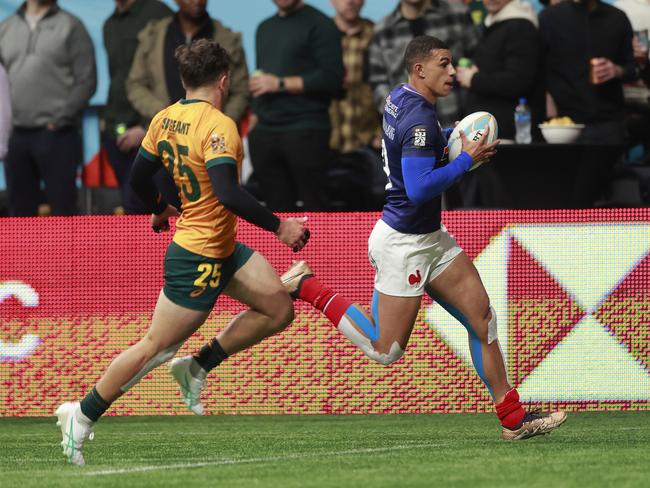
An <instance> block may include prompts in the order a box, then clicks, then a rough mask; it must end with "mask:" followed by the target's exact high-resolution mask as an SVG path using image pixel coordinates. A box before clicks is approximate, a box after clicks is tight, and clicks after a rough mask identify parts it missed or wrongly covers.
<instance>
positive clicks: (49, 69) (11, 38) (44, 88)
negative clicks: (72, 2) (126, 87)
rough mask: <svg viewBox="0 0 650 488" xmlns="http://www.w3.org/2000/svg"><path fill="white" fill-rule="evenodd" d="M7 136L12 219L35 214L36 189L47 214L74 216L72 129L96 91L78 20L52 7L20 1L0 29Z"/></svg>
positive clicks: (43, 0)
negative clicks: (9, 120)
mask: <svg viewBox="0 0 650 488" xmlns="http://www.w3.org/2000/svg"><path fill="white" fill-rule="evenodd" d="M0 63H2V64H3V65H4V66H5V68H6V70H7V73H8V76H9V84H10V87H11V102H12V107H13V132H12V134H11V136H10V138H9V148H8V153H7V157H6V160H5V172H6V177H7V190H8V193H9V210H10V213H11V215H15V216H30V215H36V214H37V211H38V204H39V203H40V201H39V195H40V191H39V190H40V184H41V180H42V181H44V182H45V196H46V199H47V203H49V205H50V207H51V210H52V214H53V215H73V214H75V213H76V202H77V192H76V175H77V168H78V166H79V163H80V162H81V156H82V150H81V149H82V147H81V136H80V134H79V123H80V121H81V116H82V112H83V110H84V108H85V107H86V106H87V104H88V100H89V99H90V97H91V96H92V95H93V93H94V92H95V87H96V71H95V53H94V51H93V45H92V41H91V40H90V36H89V35H88V32H87V31H86V29H85V28H84V26H83V24H82V23H81V21H80V20H79V19H78V18H76V17H74V16H73V15H71V14H70V13H68V12H66V11H65V10H63V9H61V8H59V7H58V6H57V4H56V0H27V1H26V2H25V3H23V5H22V6H21V7H20V8H19V9H18V11H17V12H16V13H15V14H14V15H12V16H10V17H8V18H7V19H6V20H5V21H3V22H2V23H0Z"/></svg>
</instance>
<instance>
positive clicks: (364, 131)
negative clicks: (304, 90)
mask: <svg viewBox="0 0 650 488" xmlns="http://www.w3.org/2000/svg"><path fill="white" fill-rule="evenodd" d="M331 1H332V5H333V6H334V10H335V11H336V15H335V16H334V23H335V24H336V26H337V27H338V28H339V30H340V31H341V39H342V49H343V66H344V68H345V78H344V80H343V87H344V89H345V97H344V98H341V99H335V100H333V101H332V104H331V105H330V121H331V123H332V136H331V139H330V146H331V147H332V149H334V150H336V151H340V152H342V153H347V152H350V151H354V150H356V149H359V148H360V147H365V146H373V147H374V148H375V149H378V148H379V144H380V143H381V134H380V125H379V124H380V118H379V115H378V114H377V111H376V110H375V109H374V104H373V100H372V88H371V87H370V84H369V83H368V48H369V47H370V41H371V40H372V32H373V23H372V22H371V21H370V20H368V19H364V18H362V17H361V16H360V15H359V13H360V11H361V9H362V8H363V4H364V0H331Z"/></svg>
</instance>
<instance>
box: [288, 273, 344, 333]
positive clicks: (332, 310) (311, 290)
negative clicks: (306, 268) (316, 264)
mask: <svg viewBox="0 0 650 488" xmlns="http://www.w3.org/2000/svg"><path fill="white" fill-rule="evenodd" d="M298 298H300V299H301V300H304V301H306V302H309V303H311V304H312V305H313V306H314V307H316V308H317V309H318V310H320V311H321V312H323V313H324V314H325V316H326V317H327V318H328V319H330V321H331V322H332V323H333V324H334V325H336V326H338V325H339V322H340V321H341V317H343V315H344V314H345V311H346V310H347V309H348V308H349V307H350V305H351V303H350V302H349V301H348V300H347V299H345V298H344V297H342V296H341V295H339V294H338V293H336V292H335V291H334V290H332V289H331V288H328V287H326V286H323V284H322V283H321V282H320V281H318V279H317V278H316V277H315V276H310V277H309V278H307V279H306V280H304V281H303V282H302V283H301V284H300V289H299V290H298Z"/></svg>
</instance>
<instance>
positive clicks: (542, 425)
mask: <svg viewBox="0 0 650 488" xmlns="http://www.w3.org/2000/svg"><path fill="white" fill-rule="evenodd" d="M566 419H567V414H566V413H565V412H553V413H550V414H548V415H540V414H539V413H537V412H526V415H524V420H523V421H522V423H521V425H520V426H519V427H518V428H516V429H512V430H511V429H508V428H506V427H503V431H502V433H501V437H502V438H503V439H504V440H506V441H519V440H523V439H528V438H530V437H534V436H536V435H544V434H548V433H549V432H551V431H552V430H554V429H557V428H558V427H559V426H560V425H562V424H563V423H564V421H565V420H566Z"/></svg>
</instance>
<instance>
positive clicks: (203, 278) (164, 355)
mask: <svg viewBox="0 0 650 488" xmlns="http://www.w3.org/2000/svg"><path fill="white" fill-rule="evenodd" d="M176 59H177V61H178V64H179V69H180V73H181V78H182V80H183V85H184V86H185V89H186V91H187V96H186V99H183V100H180V101H179V102H177V103H175V104H173V105H171V106H169V107H167V108H166V109H164V110H162V111H161V112H159V113H158V114H157V115H156V116H155V117H154V118H153V120H152V122H151V125H150V127H149V130H148V131H147V134H146V136H145V138H144V140H143V142H142V147H141V148H140V151H139V154H138V156H137V157H136V160H135V162H134V165H133V170H132V174H131V185H132V187H133V189H134V190H135V192H136V194H137V195H138V196H139V197H140V198H141V200H142V201H143V202H144V203H145V204H146V205H147V206H148V207H149V209H150V210H151V212H152V217H151V225H152V227H153V229H154V230H155V231H157V232H159V231H164V230H168V229H169V222H168V219H169V218H170V217H176V216H177V215H178V213H177V211H176V209H175V208H174V207H173V206H171V205H168V204H167V203H166V202H165V201H164V200H163V199H162V197H161V196H160V194H159V193H158V191H157V190H156V187H155V185H154V183H153V179H152V177H153V175H154V174H155V173H156V171H157V170H158V169H159V168H160V165H163V166H164V167H165V168H167V170H168V171H169V172H170V173H171V174H172V176H173V177H174V181H175V183H176V186H177V187H178V189H179V195H180V198H181V203H182V209H183V210H182V213H181V214H180V218H179V219H178V220H177V222H176V232H175V234H174V238H173V241H172V242H171V243H170V245H169V248H168V249H167V253H166V255H165V263H164V275H165V276H164V277H165V284H164V287H163V289H162V290H161V292H160V296H159V297H158V302H157V304H156V308H155V310H154V314H153V319H152V323H151V328H150V329H149V331H148V332H147V334H146V335H145V336H144V338H143V339H141V340H140V341H139V342H138V343H136V344H135V345H133V346H131V347H130V348H129V349H127V350H126V351H124V352H122V353H121V354H120V355H119V356H117V357H116V358H115V359H114V360H113V362H112V363H111V364H110V365H109V367H108V369H107V370H106V372H105V373H104V375H103V376H102V377H101V379H100V380H99V382H98V383H97V384H96V385H95V387H94V388H93V389H92V390H91V391H90V392H89V393H88V395H86V397H85V398H84V399H83V400H81V402H66V403H63V404H62V405H60V406H59V408H58V409H57V411H56V415H57V417H58V425H60V427H61V433H62V435H63V442H62V444H61V445H62V447H63V453H64V455H66V456H67V458H68V460H69V462H71V463H73V464H79V465H83V464H84V458H83V455H82V453H81V449H82V446H83V442H84V441H85V440H86V439H87V438H88V436H89V435H90V433H91V431H92V427H93V424H94V423H95V422H96V421H97V420H98V419H99V417H100V416H101V415H102V414H103V413H104V412H105V411H106V410H107V409H108V407H109V406H110V405H111V404H112V403H113V402H114V401H115V400H117V399H118V398H119V397H120V396H122V395H123V394H124V393H126V392H127V391H128V390H129V388H131V387H132V386H133V385H135V384H136V383H137V382H138V381H139V380H140V379H142V378H143V377H144V376H145V375H146V374H147V373H149V372H150V371H152V370H153V369H154V368H156V367H157V366H159V365H160V364H162V363H164V362H166V361H168V360H170V359H171V358H173V357H174V355H175V354H176V352H177V351H178V349H179V348H180V347H181V346H182V345H183V343H184V342H185V340H186V339H187V338H188V337H190V336H191V335H192V334H193V333H194V332H195V331H196V330H197V329H198V328H199V327H200V326H201V325H202V324H203V323H204V321H205V320H206V319H207V317H208V315H209V314H210V312H211V310H212V308H213V306H214V304H215V301H216V299H217V297H218V296H219V295H220V294H221V293H225V294H226V295H228V296H230V297H232V298H234V299H236V300H239V301H240V302H242V303H244V304H246V305H248V306H249V307H250V308H249V309H248V310H247V311H245V312H244V313H242V314H239V315H238V316H237V317H235V318H234V319H233V320H232V321H231V322H230V324H228V326H227V327H226V328H225V329H224V330H223V331H221V333H220V334H218V335H217V337H216V338H215V339H213V340H212V341H211V342H210V343H209V344H207V345H206V346H205V347H204V348H203V349H202V350H201V351H200V352H199V353H198V354H197V355H196V358H197V359H194V358H192V357H191V356H188V358H189V359H187V358H183V360H182V361H181V362H180V367H179V366H178V365H177V367H176V368H175V369H176V371H177V372H178V371H180V374H182V375H184V374H186V375H187V377H184V376H180V377H179V375H177V374H175V375H174V376H175V377H176V379H177V380H178V381H179V383H180V384H181V387H182V386H183V385H184V384H185V385H186V386H188V388H186V391H184V393H186V392H187V391H190V390H191V389H190V388H189V385H188V382H196V381H202V379H201V378H202V377H203V378H204V374H205V373H206V371H207V370H209V369H211V367H210V366H212V365H216V364H218V363H219V362H220V361H221V360H223V359H224V358H225V357H227V356H229V355H232V354H235V353H237V352H239V351H241V350H243V349H246V348H248V347H250V346H252V345H253V344H256V343H258V342H259V341H261V340H262V339H264V338H266V337H269V336H270V335H273V334H275V333H277V332H279V331H281V330H283V329H284V328H285V327H286V326H287V325H289V324H290V323H291V321H292V320H293V317H294V312H293V304H292V301H291V298H290V297H289V294H288V293H287V292H286V291H285V289H284V287H283V286H282V283H281V282H280V279H279V278H278V275H277V274H276V273H275V271H274V269H273V268H272V267H271V265H270V264H269V263H268V262H267V261H266V259H264V257H263V256H262V255H261V254H259V253H257V252H255V251H253V250H252V249H250V248H249V247H247V246H245V245H244V244H242V243H239V242H237V241H236V233H237V217H238V216H240V217H242V218H244V219H246V220H247V221H249V222H251V223H253V224H255V225H257V226H259V227H261V228H262V229H265V230H267V231H269V232H274V233H275V234H276V236H277V237H278V239H279V240H280V241H281V242H282V243H284V244H285V245H287V246H289V247H291V248H292V249H293V250H294V251H297V250H300V249H301V248H302V247H303V246H304V245H305V244H306V242H307V239H308V237H309V233H308V231H307V229H306V228H305V226H304V224H305V221H306V218H289V219H280V218H278V217H276V216H275V215H274V214H273V213H271V212H270V211H268V210H267V209H266V208H264V207H263V206H262V205H260V204H259V203H258V202H257V201H256V200H255V199H254V198H253V197H252V196H251V195H250V194H248V193H247V192H246V191H245V190H243V189H242V188H241V186H240V185H239V177H238V175H239V171H240V168H241V163H242V158H243V149H242V142H241V139H240V137H239V134H238V132H237V127H236V125H235V123H234V122H233V121H232V120H231V119H230V118H228V117H227V116H226V115H224V114H223V112H221V107H222V104H223V102H224V99H225V98H226V97H227V94H228V86H229V59H228V55H227V53H226V51H225V50H224V49H223V48H222V47H221V46H219V45H218V44H217V43H216V42H214V41H213V40H205V39H202V40H199V41H196V42H194V43H193V44H191V45H189V46H181V47H179V48H178V49H177V51H176ZM212 367H214V366H212ZM173 372H174V371H173ZM187 396H188V395H187V393H186V395H185V397H186V398H185V399H186V403H188V406H190V408H191V407H192V404H191V401H189V400H191V398H190V399H188V398H187ZM199 405H200V404H199ZM194 407H195V408H194V411H195V413H198V412H196V408H198V407H196V405H194ZM201 413H202V412H201Z"/></svg>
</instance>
